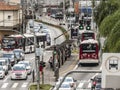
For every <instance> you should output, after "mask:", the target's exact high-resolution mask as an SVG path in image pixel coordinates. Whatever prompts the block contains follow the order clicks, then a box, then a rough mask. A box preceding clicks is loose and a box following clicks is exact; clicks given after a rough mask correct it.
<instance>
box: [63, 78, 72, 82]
mask: <svg viewBox="0 0 120 90" xmlns="http://www.w3.org/2000/svg"><path fill="white" fill-rule="evenodd" d="M64 82H72V79H70V78H67V79H65V80H64Z"/></svg>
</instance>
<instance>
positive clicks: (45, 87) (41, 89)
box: [29, 84, 52, 90]
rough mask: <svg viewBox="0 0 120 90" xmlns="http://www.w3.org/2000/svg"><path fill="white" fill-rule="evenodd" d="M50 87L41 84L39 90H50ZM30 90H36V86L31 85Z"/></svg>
mask: <svg viewBox="0 0 120 90" xmlns="http://www.w3.org/2000/svg"><path fill="white" fill-rule="evenodd" d="M51 87H52V86H51V85H49V84H41V85H40V90H50V88H51ZM29 88H30V90H37V85H31V86H30V87H29Z"/></svg>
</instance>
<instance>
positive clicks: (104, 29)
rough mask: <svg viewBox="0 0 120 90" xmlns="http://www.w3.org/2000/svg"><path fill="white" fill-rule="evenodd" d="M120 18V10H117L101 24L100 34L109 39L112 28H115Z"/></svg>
mask: <svg viewBox="0 0 120 90" xmlns="http://www.w3.org/2000/svg"><path fill="white" fill-rule="evenodd" d="M119 17H120V10H117V11H116V12H115V13H114V14H111V15H109V16H107V17H106V18H105V19H104V20H103V21H102V23H101V25H100V27H99V31H100V34H101V35H102V36H104V37H107V36H108V35H109V34H110V32H111V30H112V28H113V27H114V26H115V24H116V22H118V20H119Z"/></svg>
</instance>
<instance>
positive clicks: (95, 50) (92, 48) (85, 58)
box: [79, 39, 99, 64]
mask: <svg viewBox="0 0 120 90" xmlns="http://www.w3.org/2000/svg"><path fill="white" fill-rule="evenodd" d="M79 64H99V44H98V41H97V40H94V39H88V40H84V41H82V42H81V43H80V46H79Z"/></svg>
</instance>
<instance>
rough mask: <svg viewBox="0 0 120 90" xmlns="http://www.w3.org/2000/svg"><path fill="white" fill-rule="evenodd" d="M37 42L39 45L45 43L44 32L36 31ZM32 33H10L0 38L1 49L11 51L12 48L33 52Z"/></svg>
mask: <svg viewBox="0 0 120 90" xmlns="http://www.w3.org/2000/svg"><path fill="white" fill-rule="evenodd" d="M36 39H37V41H36V42H37V43H39V44H40V45H41V44H43V43H42V42H45V45H46V40H47V38H46V33H36ZM34 44H35V43H34V34H29V33H25V34H23V35H19V34H16V35H10V36H7V37H4V38H3V39H2V43H1V45H2V49H3V51H11V50H14V49H23V50H24V52H25V53H31V52H34V51H35V49H34Z"/></svg>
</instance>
